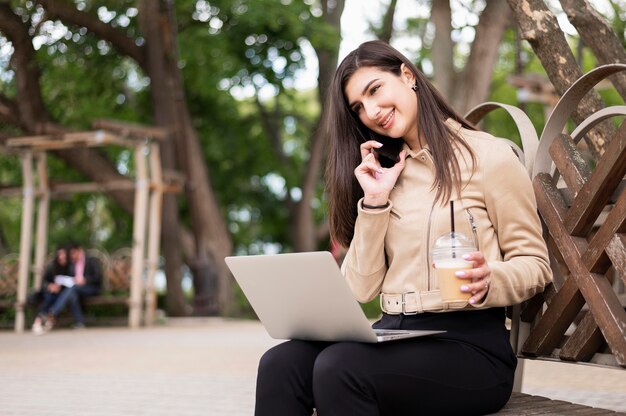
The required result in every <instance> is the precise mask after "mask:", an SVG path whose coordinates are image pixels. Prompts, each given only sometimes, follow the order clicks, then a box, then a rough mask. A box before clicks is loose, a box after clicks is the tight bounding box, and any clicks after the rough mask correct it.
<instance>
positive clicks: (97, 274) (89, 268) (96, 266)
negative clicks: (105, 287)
mask: <svg viewBox="0 0 626 416" xmlns="http://www.w3.org/2000/svg"><path fill="white" fill-rule="evenodd" d="M69 256H70V260H71V264H70V274H71V275H72V276H74V282H73V283H74V284H73V286H71V287H70V288H68V289H66V290H64V291H63V292H62V293H61V295H59V297H58V299H57V300H56V302H55V303H54V304H53V305H52V307H51V308H50V311H49V313H48V319H47V321H46V326H45V327H46V329H47V330H50V329H52V327H53V326H54V324H55V322H56V317H57V316H58V315H59V313H61V311H62V310H63V309H64V308H65V305H69V308H70V311H71V312H72V316H73V317H74V325H73V327H74V328H75V329H82V328H84V327H85V318H84V316H83V310H82V306H81V301H82V300H83V299H84V298H86V297H89V296H96V295H98V294H99V293H100V282H101V281H102V267H101V265H100V261H99V260H98V259H97V258H95V257H88V256H87V255H86V253H85V250H84V249H83V247H82V246H81V245H80V244H78V243H72V244H70V246H69Z"/></svg>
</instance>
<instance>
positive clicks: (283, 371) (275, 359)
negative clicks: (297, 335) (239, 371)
mask: <svg viewBox="0 0 626 416" xmlns="http://www.w3.org/2000/svg"><path fill="white" fill-rule="evenodd" d="M309 344H310V343H307V342H304V341H287V342H284V343H282V344H278V345H276V346H275V347H273V348H270V349H269V350H267V351H266V352H265V354H263V356H262V357H261V359H260V361H259V371H258V377H259V378H263V377H265V376H269V377H272V378H273V377H284V376H289V375H290V374H295V373H306V372H309V373H310V372H312V370H313V363H314V362H315V357H316V356H317V354H318V353H319V348H317V347H316V346H315V345H309Z"/></svg>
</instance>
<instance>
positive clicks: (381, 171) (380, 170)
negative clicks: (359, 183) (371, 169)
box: [377, 169, 385, 174]
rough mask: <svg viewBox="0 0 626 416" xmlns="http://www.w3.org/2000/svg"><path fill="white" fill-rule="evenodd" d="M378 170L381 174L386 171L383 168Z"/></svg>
mask: <svg viewBox="0 0 626 416" xmlns="http://www.w3.org/2000/svg"><path fill="white" fill-rule="evenodd" d="M377 172H378V173H380V174H383V173H385V171H384V170H382V169H378V171H377Z"/></svg>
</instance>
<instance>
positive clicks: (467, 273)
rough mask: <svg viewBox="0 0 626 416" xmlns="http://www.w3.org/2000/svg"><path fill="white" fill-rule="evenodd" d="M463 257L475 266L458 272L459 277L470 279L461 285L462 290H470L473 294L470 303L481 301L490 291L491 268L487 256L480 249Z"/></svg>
mask: <svg viewBox="0 0 626 416" xmlns="http://www.w3.org/2000/svg"><path fill="white" fill-rule="evenodd" d="M463 259H465V260H467V261H471V262H473V263H474V268H473V269H469V270H460V271H458V272H456V276H457V277H459V278H461V279H468V280H467V283H466V284H464V285H463V286H461V292H465V293H467V292H469V293H471V294H472V297H471V298H470V299H469V303H471V304H474V303H479V302H480V301H481V300H482V299H483V298H484V297H485V296H486V295H487V292H488V291H489V284H490V283H491V269H490V268H489V265H488V264H487V262H486V261H485V256H483V253H481V252H480V251H475V252H473V253H469V254H466V255H464V256H463Z"/></svg>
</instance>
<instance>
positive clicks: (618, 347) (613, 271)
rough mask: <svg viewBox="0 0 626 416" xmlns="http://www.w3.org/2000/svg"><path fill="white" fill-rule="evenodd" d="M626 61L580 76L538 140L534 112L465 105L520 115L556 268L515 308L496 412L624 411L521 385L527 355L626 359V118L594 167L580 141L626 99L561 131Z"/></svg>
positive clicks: (477, 115) (622, 364) (476, 115)
mask: <svg viewBox="0 0 626 416" xmlns="http://www.w3.org/2000/svg"><path fill="white" fill-rule="evenodd" d="M624 70H626V65H623V64H612V65H605V66H602V67H599V68H596V69H595V70H593V71H591V72H589V73H587V74H585V75H584V76H583V77H581V78H580V79H579V80H578V81H576V82H575V83H574V84H573V85H572V86H571V87H570V89H569V90H568V91H567V92H566V93H565V94H563V97H562V98H561V99H560V100H559V103H558V104H557V106H556V107H555V109H554V111H553V112H552V114H551V116H550V118H549V119H548V121H547V122H546V125H545V128H544V130H543V133H542V136H541V140H540V141H539V142H538V143H536V140H537V135H536V133H535V132H534V129H533V128H532V125H530V124H529V123H530V120H528V118H527V117H526V116H525V115H524V114H523V113H522V112H521V111H520V110H519V109H516V108H515V107H511V106H506V105H501V104H498V103H485V104H482V105H480V106H478V107H477V108H475V109H474V110H472V111H470V113H469V114H468V115H467V118H468V119H469V120H470V121H472V122H474V123H477V122H479V121H480V120H481V119H482V118H483V117H484V116H485V115H486V114H487V113H488V112H490V111H492V110H494V109H496V108H504V109H505V110H506V111H508V112H509V114H511V116H512V117H513V119H514V120H515V122H516V124H517V125H518V129H519V130H520V136H521V138H522V145H523V148H524V149H523V151H521V149H519V147H517V146H516V145H512V147H513V149H514V150H515V151H516V153H518V155H520V156H521V157H520V159H521V160H522V162H523V163H525V165H526V167H527V169H528V171H529V173H530V174H531V178H532V179H533V187H534V190H535V195H536V198H537V204H538V209H539V214H540V216H541V219H542V221H543V223H544V231H545V232H544V237H545V239H546V242H547V246H548V250H549V253H550V257H551V258H550V260H551V266H552V270H553V272H554V281H553V283H552V284H551V285H549V286H548V287H547V288H546V290H545V291H544V292H543V293H541V294H539V295H537V296H535V297H534V298H533V299H530V300H529V301H527V302H524V303H523V304H522V305H517V306H515V307H513V308H510V311H509V313H510V317H511V344H512V346H513V349H514V350H515V352H516V353H517V355H518V357H519V358H520V361H519V366H518V372H517V374H516V386H515V389H514V391H516V392H515V393H514V394H513V396H512V397H511V400H510V401H509V403H508V404H507V405H506V407H505V408H504V409H502V410H501V411H500V412H498V414H507V415H531V414H541V415H543V414H551V415H552V414H554V415H571V414H576V415H579V414H580V415H611V414H617V413H616V412H613V411H610V410H605V409H597V408H591V407H587V406H581V405H575V404H571V403H568V402H564V401H560V400H550V399H548V398H545V397H538V396H531V395H527V394H522V393H520V392H519V391H520V388H521V379H522V375H523V369H524V360H526V359H548V360H551V361H564V362H570V363H572V362H573V363H577V362H578V363H586V364H589V363H594V364H597V365H602V366H609V367H613V368H621V369H622V370H624V368H626V311H625V309H624V305H625V303H626V302H625V300H626V299H625V296H624V284H625V283H626V186H625V183H626V182H625V181H624V177H625V175H626V122H622V124H621V127H619V129H618V130H617V133H616V134H615V136H614V137H613V138H612V139H611V140H610V143H609V144H608V146H607V149H606V151H605V153H604V154H603V156H602V157H601V158H600V160H598V161H597V163H596V166H595V169H592V168H591V166H589V164H588V163H587V162H586V161H585V158H584V157H583V156H582V155H581V154H580V152H579V150H578V149H577V147H576V144H577V143H578V141H579V140H580V139H581V138H582V137H583V136H584V135H585V134H586V132H587V131H588V130H589V129H591V128H593V127H594V126H595V125H596V124H597V123H599V122H600V121H602V120H604V119H607V118H610V117H613V116H623V115H626V106H615V107H609V108H607V109H604V110H602V111H599V112H597V113H595V114H593V115H591V116H589V117H588V118H587V119H586V120H585V121H584V122H582V123H581V124H580V125H579V126H578V127H577V128H576V129H575V130H574V131H573V132H572V133H571V135H570V134H563V133H562V132H563V130H564V128H565V125H566V123H567V121H568V119H569V116H570V115H571V113H572V112H573V110H574V109H575V108H576V107H577V105H578V102H579V101H580V99H581V98H582V97H583V96H584V95H585V94H586V93H587V92H588V91H589V90H590V89H591V88H593V86H594V85H596V84H597V83H598V82H600V81H601V80H602V79H604V78H606V77H608V76H609V75H612V74H614V73H616V72H619V71H624ZM529 126H530V127H529ZM624 375H625V380H626V372H625V373H624Z"/></svg>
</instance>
